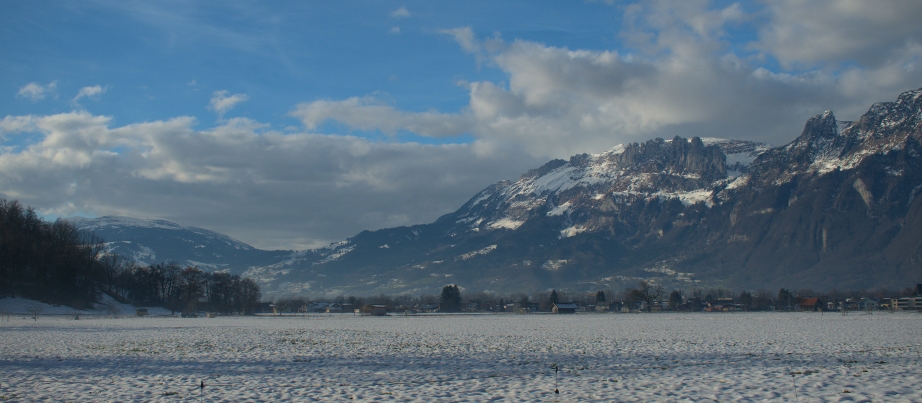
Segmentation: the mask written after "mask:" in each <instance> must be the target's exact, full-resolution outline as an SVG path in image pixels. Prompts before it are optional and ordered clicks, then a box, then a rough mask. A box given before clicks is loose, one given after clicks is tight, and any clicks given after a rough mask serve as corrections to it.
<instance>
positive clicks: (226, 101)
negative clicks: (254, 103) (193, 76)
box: [208, 91, 248, 119]
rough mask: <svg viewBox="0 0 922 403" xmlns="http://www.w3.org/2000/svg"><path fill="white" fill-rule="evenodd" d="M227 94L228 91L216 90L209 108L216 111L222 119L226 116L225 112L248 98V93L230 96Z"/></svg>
mask: <svg viewBox="0 0 922 403" xmlns="http://www.w3.org/2000/svg"><path fill="white" fill-rule="evenodd" d="M227 94H228V92H227V91H215V92H214V94H213V95H212V97H211V102H210V104H209V108H208V109H211V110H213V111H215V113H217V114H218V117H219V118H221V119H223V118H224V114H225V113H227V111H229V110H231V109H232V108H233V107H234V106H237V104H239V103H241V102H245V101H246V100H247V99H248V97H247V96H246V94H234V95H230V96H229V95H227Z"/></svg>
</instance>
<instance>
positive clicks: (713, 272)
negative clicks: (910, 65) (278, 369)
mask: <svg viewBox="0 0 922 403" xmlns="http://www.w3.org/2000/svg"><path fill="white" fill-rule="evenodd" d="M920 122H922V90H916V91H908V92H905V93H903V94H901V95H900V96H899V97H898V98H897V100H896V101H895V102H881V103H876V104H874V105H872V106H871V108H870V109H869V110H868V112H867V113H865V114H864V115H863V116H862V117H861V118H860V119H859V120H857V121H854V122H840V121H837V120H836V119H835V116H834V114H833V113H832V112H830V111H826V112H824V113H821V114H817V115H815V116H813V117H811V118H810V119H809V120H808V121H807V123H806V124H805V125H804V130H803V132H802V133H801V134H800V135H799V136H797V137H796V138H795V139H794V140H793V141H792V142H790V143H788V144H786V145H783V146H780V147H774V148H772V147H770V146H768V145H767V144H763V143H755V142H749V141H742V140H724V139H716V138H705V139H701V138H697V137H695V138H691V139H684V138H681V137H675V138H673V139H671V140H664V139H660V138H657V139H653V140H648V141H645V142H642V143H640V142H635V143H629V144H625V145H619V146H615V147H613V148H612V149H610V150H608V151H605V152H602V153H599V154H592V155H590V154H578V155H575V156H572V157H571V158H570V159H569V160H562V159H557V160H551V161H549V162H547V163H545V164H544V165H542V166H541V167H538V168H535V169H532V170H529V171H527V172H526V173H525V174H523V175H521V176H520V177H519V178H518V179H517V180H515V181H509V180H505V181H499V182H497V183H494V184H493V185H490V186H487V187H486V188H485V189H484V190H482V191H480V192H478V193H477V194H475V195H474V196H473V197H472V198H470V199H469V200H467V201H466V202H465V203H464V204H463V205H462V206H461V207H460V208H459V209H458V210H456V211H454V212H450V213H447V214H445V215H443V216H441V217H439V218H438V219H437V220H435V221H434V222H432V223H429V224H419V225H413V226H406V227H397V228H388V229H381V230H376V231H362V232H360V233H359V234H357V235H355V236H354V237H351V238H349V239H347V240H344V241H342V242H339V243H335V244H332V245H330V246H329V247H326V248H320V249H316V250H310V251H298V252H292V251H276V252H274V254H273V255H272V257H271V259H277V261H274V262H272V263H270V264H264V263H265V262H268V260H265V261H264V262H263V263H257V264H250V265H246V266H245V267H243V266H241V265H239V264H238V265H236V266H234V267H230V266H228V269H229V270H232V271H237V272H240V273H242V274H244V275H250V276H252V277H255V278H258V279H259V280H260V281H261V283H262V284H263V285H264V289H266V290H267V295H272V294H273V293H275V295H286V294H296V293H322V294H332V295H335V294H337V293H352V294H376V293H388V294H399V293H432V292H437V290H438V288H440V287H441V286H442V285H443V284H445V283H449V282H452V283H456V284H459V285H461V286H462V287H463V288H465V289H468V290H475V291H487V292H514V291H523V292H530V291H536V290H543V289H547V288H558V289H570V290H575V291H591V290H595V289H603V288H615V289H617V288H623V287H626V286H633V285H634V284H636V282H637V281H639V280H640V279H647V280H651V281H656V282H660V283H662V284H664V285H666V286H669V287H675V288H683V289H684V288H688V287H703V286H725V287H736V288H747V289H755V288H761V287H765V288H769V289H771V288H775V287H787V288H795V287H814V288H820V289H830V288H870V287H883V286H889V287H899V285H900V284H903V283H908V282H911V281H914V280H915V278H916V277H918V275H919V273H917V272H918V271H919V270H918V265H919V262H922V201H919V200H918V198H916V197H915V196H917V195H918V193H919V192H920V191H922V163H920V161H922V147H920V139H922V124H920Z"/></svg>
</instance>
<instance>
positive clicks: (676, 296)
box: [669, 290, 682, 311]
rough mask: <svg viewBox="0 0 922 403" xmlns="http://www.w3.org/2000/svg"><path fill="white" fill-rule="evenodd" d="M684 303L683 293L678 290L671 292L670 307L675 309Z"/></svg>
mask: <svg viewBox="0 0 922 403" xmlns="http://www.w3.org/2000/svg"><path fill="white" fill-rule="evenodd" d="M679 305H682V293H681V292H679V291H678V290H676V291H673V292H671V293H669V309H672V310H673V311H675V310H676V309H678V308H679Z"/></svg>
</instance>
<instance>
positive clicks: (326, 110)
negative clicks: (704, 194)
mask: <svg viewBox="0 0 922 403" xmlns="http://www.w3.org/2000/svg"><path fill="white" fill-rule="evenodd" d="M613 7H616V8H617V9H618V10H619V12H621V15H622V20H621V22H620V25H619V27H620V28H619V31H618V32H616V33H615V34H614V39H616V40H617V42H618V45H617V46H614V47H612V48H611V49H579V48H569V47H565V46H552V45H548V44H546V43H542V42H539V41H535V40H525V39H520V38H519V39H516V38H513V39H503V38H502V36H501V33H498V34H497V33H493V32H478V31H477V30H476V29H475V28H474V27H472V26H463V25H462V26H454V27H452V26H448V27H439V28H438V29H433V30H431V31H429V34H430V35H434V36H442V37H444V38H446V40H445V41H443V42H444V43H448V44H449V45H447V46H452V47H453V48H454V49H457V51H458V52H459V54H461V52H463V54H465V55H468V57H469V59H470V60H471V63H472V64H476V65H477V66H478V67H479V68H481V69H484V70H486V69H490V70H492V71H495V72H498V73H499V74H500V75H501V76H502V78H501V79H497V80H486V79H478V80H470V81H466V79H465V78H463V77H461V78H459V77H450V78H446V80H447V79H450V80H452V81H458V82H461V83H462V84H461V85H462V86H463V88H464V89H465V91H466V98H465V99H464V102H463V103H464V104H465V105H464V106H463V107H461V108H458V109H457V110H450V111H437V110H426V111H419V110H415V111H410V110H402V109H401V108H399V107H397V106H395V104H392V103H388V102H385V101H384V100H383V99H386V98H387V96H386V95H384V96H367V95H364V94H355V95H354V96H344V97H342V98H339V99H329V98H322V97H320V98H315V99H305V100H304V102H301V103H298V104H295V105H292V106H291V109H290V110H281V111H278V114H280V115H281V114H284V113H286V112H287V113H288V116H290V117H293V118H295V119H297V120H299V121H300V122H301V124H302V125H303V128H296V129H293V130H288V129H286V133H282V132H280V131H276V130H273V129H272V127H271V126H270V125H268V124H266V123H263V122H259V121H255V120H250V119H245V118H231V119H228V120H225V119H224V116H225V114H227V113H228V112H229V111H230V110H231V109H233V108H234V107H236V106H237V105H239V104H240V103H242V102H245V101H247V100H248V96H247V95H246V94H231V93H230V92H229V91H226V90H225V91H216V92H214V93H213V94H212V98H211V99H210V102H209V103H208V106H207V107H208V109H209V110H211V111H214V112H215V113H216V114H217V116H218V123H216V124H215V126H213V127H207V128H197V126H198V125H199V124H200V123H199V122H197V121H196V119H194V118H191V117H186V116H179V117H174V118H172V119H163V120H155V121H151V122H145V123H134V124H120V125H116V124H114V123H113V122H116V121H117V119H118V117H109V116H101V115H98V114H92V113H89V112H87V111H82V110H81V111H76V112H71V113H54V114H48V115H25V114H19V115H10V116H6V117H5V118H4V119H3V120H2V121H0V197H3V198H7V199H18V200H20V201H22V202H23V203H25V204H29V205H33V206H36V207H38V208H39V210H40V211H41V212H43V213H45V214H50V215H58V216H67V215H70V214H75V213H84V214H92V215H105V214H119V215H128V216H134V217H141V218H145V217H150V218H154V217H157V218H165V219H171V220H175V221H178V222H180V223H183V224H189V225H198V226H201V227H205V228H210V229H214V230H217V231H221V232H225V233H228V234H229V235H232V236H234V237H237V238H238V239H241V240H243V241H245V242H249V243H252V244H254V245H255V246H258V247H263V248H300V247H313V246H319V245H322V244H325V243H327V242H331V241H336V240H340V239H343V238H346V237H348V236H351V235H354V234H356V233H358V232H359V231H361V230H364V229H376V228H383V227H391V226H398V225H410V224H416V223H425V222H431V221H432V220H434V219H436V218H437V217H438V216H439V215H441V214H444V213H447V212H450V211H452V210H454V209H456V208H458V207H459V206H460V205H461V204H462V203H463V202H464V201H465V200H466V199H467V198H469V197H471V196H473V195H474V194H475V193H476V192H477V191H479V190H481V189H482V188H484V187H485V186H487V185H489V184H491V183H494V182H496V181H498V180H502V179H514V178H516V177H517V176H518V175H519V174H521V173H523V172H525V171H526V170H527V169H529V168H534V167H537V166H539V165H541V164H542V163H544V162H545V161H546V160H547V159H549V158H566V157H568V156H570V155H573V154H577V153H583V152H601V151H604V150H607V149H609V148H611V147H613V146H615V145H617V144H620V143H624V142H634V141H644V140H646V139H649V138H652V137H665V138H670V137H672V136H675V135H681V136H685V137H690V136H709V137H728V138H740V139H751V140H759V141H767V142H770V143H773V144H775V145H782V144H785V143H787V142H789V141H791V140H792V139H794V138H795V137H796V136H797V135H798V134H799V133H800V131H801V129H802V127H803V125H804V123H805V122H806V120H807V119H808V118H809V117H810V116H812V115H814V114H817V113H821V112H823V111H824V110H833V111H835V112H836V116H837V117H838V118H840V119H852V118H857V117H858V116H859V115H860V114H861V113H863V112H864V111H866V110H867V109H868V107H869V106H870V105H871V103H873V102H877V101H890V100H893V99H895V97H896V96H897V94H899V93H900V92H902V91H905V90H910V89H916V88H919V87H920V86H922V65H920V60H922V24H918V21H919V20H922V3H917V2H902V1H889V0H882V1H877V2H862V1H850V0H842V1H826V0H817V1H811V2H801V1H787V0H781V1H776V2H769V3H765V4H764V5H757V6H752V5H750V4H737V3H734V4H730V5H728V6H723V5H721V6H713V5H712V4H711V3H709V2H706V1H694V0H693V1H683V2H656V1H653V2H643V3H639V4H631V5H614V6H613ZM408 16H410V13H409V11H407V10H406V8H399V9H397V10H395V11H393V12H391V17H393V18H405V17H408ZM417 18H422V17H417V16H416V15H414V18H413V19H414V20H415V19H417ZM403 21H408V20H403ZM387 26H390V24H388V25H385V26H384V28H382V30H386V29H387V28H386V27H387ZM409 32H410V30H407V32H406V33H404V34H401V35H400V37H396V36H395V37H394V39H402V38H403V37H406V36H409ZM740 32H743V34H742V37H744V38H745V39H740V38H741V34H740ZM394 33H397V31H396V30H395V32H394ZM449 39H450V40H452V41H454V42H453V43H452V42H449ZM260 49H261V48H260ZM385 77H387V76H386V75H385ZM390 77H391V78H390V80H389V82H391V83H393V82H396V81H397V80H396V76H395V75H390ZM410 80H412V77H408V76H402V77H401V80H400V82H403V81H410ZM192 83H195V81H193V82H192ZM17 85H19V84H17ZM105 88H106V87H105V86H92V87H84V88H83V89H81V90H80V92H79V93H78V94H77V96H76V97H75V98H74V100H75V101H76V100H79V99H82V98H85V97H93V96H99V95H100V94H102V93H103V92H104V91H105ZM56 91H57V82H55V81H52V82H50V83H48V84H39V83H38V82H31V83H29V84H26V85H24V86H22V87H21V88H19V90H18V92H17V93H16V97H18V98H22V99H24V100H27V101H31V102H38V101H40V100H42V99H44V98H46V97H50V96H54V94H55V92H56ZM370 93H374V92H370ZM11 95H12V94H11ZM254 98H256V95H254ZM293 103H294V102H293ZM330 123H333V125H330ZM330 126H332V127H337V128H343V132H344V133H345V135H343V133H340V134H333V135H329V134H318V133H317V132H318V131H320V130H321V129H324V128H326V127H330ZM358 132H380V133H383V134H384V135H385V139H384V140H381V141H371V140H367V139H364V138H362V137H360V136H361V135H362V134H363V133H358ZM403 133H412V134H416V135H419V136H424V137H430V138H435V139H439V140H440V142H451V141H452V140H453V139H461V140H458V141H459V142H466V144H449V145H426V144H417V143H399V142H398V140H397V139H399V138H400V134H403ZM349 134H355V136H353V135H349ZM372 137H373V136H372ZM470 138H473V139H474V140H473V141H472V142H468V139H470Z"/></svg>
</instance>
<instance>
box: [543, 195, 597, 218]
mask: <svg viewBox="0 0 922 403" xmlns="http://www.w3.org/2000/svg"><path fill="white" fill-rule="evenodd" d="M596 200H598V199H596ZM572 205H573V204H572V203H570V202H566V203H563V204H561V205H559V206H557V207H554V208H553V209H551V211H548V212H547V216H548V217H553V216H559V215H563V214H564V213H566V212H567V210H569V209H570V206H572Z"/></svg>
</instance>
